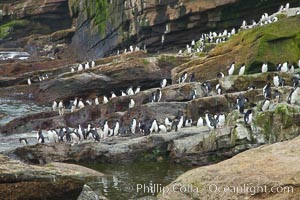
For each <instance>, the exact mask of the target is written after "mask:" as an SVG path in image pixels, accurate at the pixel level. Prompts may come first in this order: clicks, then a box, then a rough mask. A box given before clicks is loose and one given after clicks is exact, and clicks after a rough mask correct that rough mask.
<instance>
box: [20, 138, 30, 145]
mask: <svg viewBox="0 0 300 200" xmlns="http://www.w3.org/2000/svg"><path fill="white" fill-rule="evenodd" d="M19 142H20V143H21V144H22V145H24V146H26V145H28V141H27V139H26V138H19Z"/></svg>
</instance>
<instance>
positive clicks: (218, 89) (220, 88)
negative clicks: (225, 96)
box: [216, 83, 222, 95]
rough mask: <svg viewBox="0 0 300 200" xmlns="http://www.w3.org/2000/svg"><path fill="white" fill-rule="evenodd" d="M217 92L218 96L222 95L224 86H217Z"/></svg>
mask: <svg viewBox="0 0 300 200" xmlns="http://www.w3.org/2000/svg"><path fill="white" fill-rule="evenodd" d="M216 91H217V94H218V95H221V94H222V86H221V85H220V84H219V83H218V84H217V85H216Z"/></svg>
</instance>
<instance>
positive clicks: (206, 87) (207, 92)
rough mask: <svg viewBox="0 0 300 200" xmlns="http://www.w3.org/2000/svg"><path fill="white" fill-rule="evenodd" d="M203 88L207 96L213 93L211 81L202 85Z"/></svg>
mask: <svg viewBox="0 0 300 200" xmlns="http://www.w3.org/2000/svg"><path fill="white" fill-rule="evenodd" d="M201 88H202V90H203V91H204V93H205V96H206V97H207V96H209V94H210V92H211V84H210V82H209V81H204V82H203V83H202V84H201Z"/></svg>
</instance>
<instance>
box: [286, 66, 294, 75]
mask: <svg viewBox="0 0 300 200" xmlns="http://www.w3.org/2000/svg"><path fill="white" fill-rule="evenodd" d="M288 72H289V73H291V74H293V73H295V67H294V65H289V70H288Z"/></svg>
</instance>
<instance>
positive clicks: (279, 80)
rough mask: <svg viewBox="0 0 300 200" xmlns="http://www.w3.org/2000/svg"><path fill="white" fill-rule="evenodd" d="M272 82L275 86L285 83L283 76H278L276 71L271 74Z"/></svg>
mask: <svg viewBox="0 0 300 200" xmlns="http://www.w3.org/2000/svg"><path fill="white" fill-rule="evenodd" d="M273 83H274V85H275V87H278V86H283V85H284V83H285V80H284V79H283V78H281V77H280V76H278V74H277V73H276V74H274V76H273Z"/></svg>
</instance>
